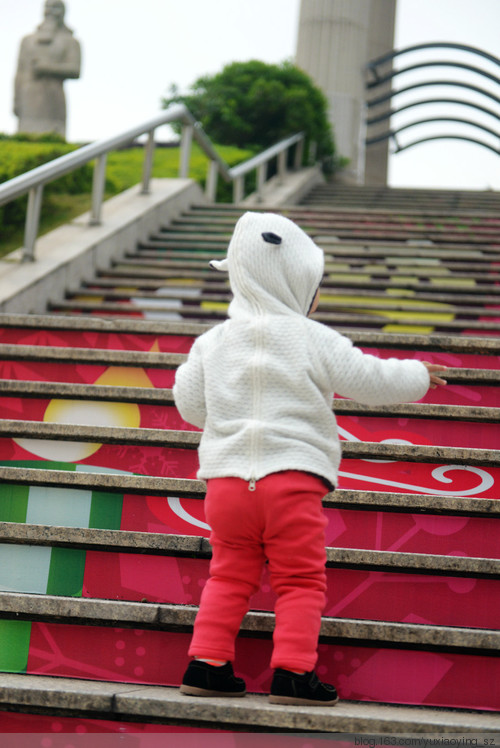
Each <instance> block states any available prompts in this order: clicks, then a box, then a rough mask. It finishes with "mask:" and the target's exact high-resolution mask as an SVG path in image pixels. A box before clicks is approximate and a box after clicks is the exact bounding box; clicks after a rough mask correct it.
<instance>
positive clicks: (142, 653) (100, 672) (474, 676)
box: [14, 622, 500, 710]
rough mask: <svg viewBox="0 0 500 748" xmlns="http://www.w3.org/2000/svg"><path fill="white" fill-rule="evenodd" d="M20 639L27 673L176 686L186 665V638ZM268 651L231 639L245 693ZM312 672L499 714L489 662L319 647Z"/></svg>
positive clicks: (405, 699)
mask: <svg viewBox="0 0 500 748" xmlns="http://www.w3.org/2000/svg"><path fill="white" fill-rule="evenodd" d="M14 623H17V622H14ZM28 627H29V629H30V630H28ZM25 634H26V635H27V636H29V639H30V648H29V656H28V659H27V663H26V670H27V672H28V673H33V674H43V675H54V676H69V677H79V678H89V679H93V680H111V681H119V682H130V683H152V684H159V685H173V686H176V685H179V683H180V681H181V679H182V675H183V672H184V670H185V667H186V664H187V662H188V657H187V654H186V653H187V648H188V644H189V640H190V634H189V633H186V634H183V633H176V634H172V633H170V632H162V631H144V630H130V629H113V628H104V627H102V628H101V627H85V626H67V625H61V624H44V623H33V624H28V623H27V624H26V631H25ZM271 646H272V645H271V642H270V641H267V640H258V641H255V640H251V639H245V638H240V639H239V640H238V643H237V655H236V666H235V669H236V670H237V672H238V673H239V674H241V675H242V676H243V677H244V678H245V680H246V682H247V688H248V690H249V691H252V692H266V691H268V689H269V683H270V680H271V671H270V669H269V660H270V654H271ZM317 672H318V674H319V676H320V677H321V678H322V679H324V680H325V681H330V682H333V683H336V684H337V686H338V690H339V695H340V698H341V699H351V700H352V699H354V700H361V701H383V702H388V703H401V704H422V705H433V706H445V707H446V706H448V707H452V706H453V707H457V708H473V709H488V710H498V709H500V660H499V659H498V658H495V657H488V656H481V655H462V654H456V653H450V652H446V653H439V652H425V651H411V650H405V649H385V648H383V649H380V648H378V647H376V646H375V647H373V646H366V647H364V646H346V645H344V644H342V645H334V644H324V643H322V644H320V647H319V660H318V666H317Z"/></svg>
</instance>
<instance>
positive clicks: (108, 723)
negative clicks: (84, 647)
mask: <svg viewBox="0 0 500 748" xmlns="http://www.w3.org/2000/svg"><path fill="white" fill-rule="evenodd" d="M224 732H226V734H227V731H225V730H215V729H210V728H207V727H184V726H183V725H160V724H158V723H154V724H144V723H140V722H120V721H118V720H117V721H114V720H113V721H112V720H106V719H86V718H84V717H83V718H81V717H60V716H45V715H41V714H25V713H23V714H11V713H9V712H0V735H2V734H5V735H10V734H12V733H15V734H16V735H17V740H16V738H15V736H14V735H13V737H12V739H9V743H8V744H7V743H5V746H6V748H7V745H8V748H27V746H28V744H27V743H26V742H23V740H25V739H23V738H20V736H21V735H25V734H37V737H38V738H39V740H38V741H37V742H36V743H33V745H37V746H38V745H39V746H42V748H45V746H46V747H47V748H49V747H50V748H77V746H83V745H84V743H83V742H77V741H83V740H85V736H86V735H92V742H91V746H92V748H114V746H115V745H116V748H119V747H120V745H121V743H122V739H121V738H120V736H121V735H127V734H133V735H134V736H135V737H136V738H137V739H136V740H135V741H134V742H133V743H132V742H130V741H127V748H168V747H169V745H172V744H171V743H165V738H162V737H157V738H156V739H155V736H156V735H158V736H159V735H165V734H166V733H182V734H183V737H182V738H181V739H179V740H178V742H177V743H176V745H177V746H178V748H199V745H200V743H199V738H198V737H195V738H194V739H193V740H190V739H189V734H190V733H194V734H196V735H197V734H198V733H210V734H214V735H215V734H217V735H219V737H218V738H217V743H214V744H213V748H222V747H223V746H225V745H226V743H225V742H224V743H221V740H222V739H223V738H222V736H221V733H224ZM229 732H231V731H229ZM75 735H76V736H78V737H77V738H75V737H74V736H75ZM113 735H115V736H116V740H113V737H112V736H113ZM48 736H50V737H48ZM142 736H144V737H143V738H142ZM228 737H231V738H232V736H228ZM250 737H251V738H252V740H254V738H253V736H250ZM273 737H274V736H273ZM141 738H142V739H141ZM49 740H50V743H49V742H48V741H49ZM285 740H288V743H285V742H284V741H285ZM289 741H290V738H289V737H288V736H287V737H282V739H281V742H279V743H278V742H276V743H275V742H274V740H273V742H272V746H273V748H290V742H289ZM29 745H32V743H31V742H30V743H29ZM203 745H204V748H212V744H210V746H209V745H208V744H207V740H206V739H204V740H203ZM293 745H294V748H302V745H304V748H305V746H307V745H309V746H310V743H308V742H307V738H304V743H303V744H301V743H300V742H299V743H296V742H295V741H294V744H293ZM227 746H228V748H233V747H234V746H235V743H234V742H233V741H232V740H231V742H230V743H228V744H227ZM238 746H241V744H240V741H238ZM241 748H243V746H241ZM248 748H252V746H251V743H248ZM263 748H264V745H263ZM266 748H267V746H266Z"/></svg>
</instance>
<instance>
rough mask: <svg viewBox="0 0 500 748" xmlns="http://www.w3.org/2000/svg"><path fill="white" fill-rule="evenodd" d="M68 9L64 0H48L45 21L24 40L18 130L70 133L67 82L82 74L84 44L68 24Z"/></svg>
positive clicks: (18, 76)
mask: <svg viewBox="0 0 500 748" xmlns="http://www.w3.org/2000/svg"><path fill="white" fill-rule="evenodd" d="M64 12H65V7H64V3H63V2H62V0H46V2H45V7H44V20H43V21H42V23H41V24H40V25H39V26H38V28H37V29H36V31H35V32H34V33H33V34H30V35H29V36H26V37H24V39H23V40H22V42H21V47H20V50H19V60H18V66H17V73H16V80H15V95H14V114H15V115H16V116H17V117H18V118H19V124H18V132H38V133H42V132H55V133H58V134H59V135H62V136H63V137H65V136H66V100H65V96H64V89H63V82H64V80H65V79H66V78H79V77H80V44H79V42H78V41H77V40H76V39H75V38H74V37H73V32H72V31H71V29H69V28H68V27H67V26H66V25H65V23H64Z"/></svg>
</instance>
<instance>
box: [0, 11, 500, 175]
mask: <svg viewBox="0 0 500 748" xmlns="http://www.w3.org/2000/svg"><path fill="white" fill-rule="evenodd" d="M299 7H300V0H251V2H249V0H212V1H211V2H210V1H209V0H66V23H67V24H68V26H70V28H72V29H73V30H74V32H75V36H76V38H77V39H78V40H79V41H80V42H81V44H82V49H83V65H82V76H81V78H80V79H79V80H77V81H67V82H66V83H65V89H66V97H67V104H68V133H67V134H68V140H70V141H73V142H82V141H85V142H87V141H90V140H95V139H99V138H103V137H107V136H109V135H113V134H116V133H118V132H119V131H121V130H123V129H126V128H127V127H128V126H132V125H135V124H138V123H140V122H141V121H143V120H146V119H148V118H149V117H150V116H153V115H155V114H156V113H157V112H158V110H159V108H160V100H161V97H162V96H164V95H168V91H169V88H170V86H171V85H172V84H174V83H175V84H177V85H178V86H179V87H180V88H181V90H185V89H187V88H188V87H189V85H190V84H191V83H193V82H194V80H195V79H196V78H197V77H199V76H200V75H203V74H205V73H215V72H218V71H219V70H220V69H221V68H222V67H223V65H224V64H226V63H228V62H232V61H233V60H249V59H261V60H264V61H266V62H281V61H283V60H285V59H293V57H294V54H295V47H296V39H297V25H298V15H299ZM0 13H1V15H0V18H1V19H2V22H1V28H0V65H1V70H2V74H1V76H0V132H1V131H4V132H8V133H13V132H15V130H16V127H17V120H16V118H15V117H14V116H13V114H12V113H11V110H12V99H13V79H14V75H15V70H16V64H17V54H18V48H19V42H20V40H21V38H22V37H23V36H25V35H26V34H28V33H31V32H32V31H34V29H35V28H36V26H37V25H38V24H39V23H40V21H41V20H42V16H43V0H0ZM432 41H454V42H459V43H462V44H468V45H471V46H474V47H479V48H481V49H483V50H485V51H487V52H489V53H490V54H492V55H494V56H496V57H498V58H500V0H398V14H397V29H396V47H397V48H404V47H406V46H409V45H411V44H418V43H423V42H432ZM432 56H433V58H434V59H449V56H447V55H446V54H445V53H444V52H441V51H439V50H435V51H434V53H432ZM418 59H419V58H418V57H417V55H416V54H414V55H413V56H412V57H407V58H406V59H401V61H400V62H399V63H398V66H403V65H405V66H406V65H409V64H412V63H414V62H416V61H417V60H418ZM461 59H462V60H463V61H464V62H466V63H468V64H472V65H476V66H477V65H485V66H487V67H488V70H489V71H490V72H492V73H493V74H494V75H496V76H499V77H500V67H498V66H496V65H493V64H487V63H486V62H484V61H483V62H481V61H480V60H479V58H477V57H476V56H472V55H470V54H469V55H462V56H461ZM435 72H437V74H439V76H440V77H441V78H446V79H450V78H451V79H455V80H456V79H457V75H458V76H460V77H461V79H462V80H470V81H471V82H473V83H474V84H475V85H479V86H480V87H481V88H486V89H488V90H489V91H490V92H491V93H492V94H494V95H496V96H497V97H499V101H500V85H499V84H497V83H496V82H494V81H491V80H486V79H485V78H484V77H483V76H478V75H477V74H470V75H469V77H468V78H467V74H466V73H465V72H464V71H462V70H460V71H457V70H455V71H453V70H451V69H450V68H439V69H438V70H437V71H435ZM411 75H415V74H410V73H407V74H405V75H401V76H398V78H397V87H402V86H403V85H407V83H408V82H409V81H410V80H412V79H411V78H410V76H411ZM416 75H417V76H418V77H419V78H420V79H421V80H422V79H429V76H430V75H431V72H429V71H419V72H417V73H416ZM426 93H427V96H432V97H435V96H437V95H438V91H437V90H436V89H433V90H429V89H427V90H426V92H424V91H422V92H421V93H420V94H419V98H425V95H426ZM442 94H444V95H447V96H449V95H452V96H455V97H457V96H458V97H459V98H470V99H471V100H475V101H476V103H481V104H482V105H486V106H487V107H488V108H490V109H492V110H494V111H495V112H498V113H499V115H500V103H497V102H494V101H492V100H491V99H488V98H485V97H484V96H479V95H476V96H475V95H473V94H472V93H470V92H465V91H462V90H461V89H457V88H455V89H454V90H450V88H448V89H447V90H446V91H442ZM413 99H415V95H413ZM403 101H404V94H401V95H400V96H399V98H397V99H396V100H395V103H397V104H400V103H402V102H403ZM446 109H447V111H445V107H444V105H442V106H441V107H431V106H426V107H424V108H422V109H421V111H420V112H418V111H417V110H415V109H414V110H409V111H408V112H407V113H406V114H405V115H403V114H401V115H400V116H399V118H398V119H397V120H396V125H397V126H399V125H401V124H405V123H406V122H410V121H412V118H413V120H414V119H416V118H417V116H418V118H419V119H420V118H422V117H428V116H439V115H443V114H447V115H448V116H461V117H463V116H466V117H468V118H471V119H474V120H476V121H481V123H482V124H483V125H486V126H488V127H492V128H493V129H496V130H499V129H500V123H499V115H497V116H492V115H481V116H480V115H479V114H478V113H477V112H476V110H475V109H472V108H470V107H467V108H466V109H464V108H463V107H462V108H458V107H456V106H455V107H454V106H453V105H448V106H447V107H446ZM393 125H394V123H393ZM428 127H429V126H421V127H420V128H419V129H418V130H417V129H416V128H414V129H413V130H412V131H411V132H410V131H406V132H405V133H402V134H401V135H400V141H401V142H402V143H406V142H410V141H412V140H415V139H417V138H418V137H422V136H424V135H426V134H430V130H429V129H428ZM444 127H445V129H446V130H447V131H450V130H452V129H453V131H454V132H457V133H459V132H460V133H462V134H470V135H472V136H475V137H479V138H480V139H481V140H484V141H486V142H488V143H490V144H491V145H494V147H498V145H499V144H498V140H497V139H496V138H494V137H492V136H489V135H488V134H486V133H484V132H482V131H481V130H478V129H477V128H472V127H468V128H465V127H464V126H456V127H455V126H454V125H452V124H448V125H447V126H443V125H437V124H436V125H434V126H433V132H444V131H445V129H443V128H444ZM439 128H441V129H439ZM160 137H161V133H160ZM390 183H391V184H392V185H394V186H412V185H415V186H422V187H424V186H431V187H433V186H444V187H460V188H467V187H468V188H471V189H488V188H492V189H500V159H499V157H498V156H497V155H495V154H493V153H491V152H489V151H487V150H485V149H483V148H480V147H479V146H477V145H474V144H470V143H465V142H460V143H457V142H452V141H436V142H434V143H431V144H425V145H421V146H415V147H414V148H411V149H409V150H408V151H405V152H403V153H400V154H397V155H394V156H392V157H391V158H390Z"/></svg>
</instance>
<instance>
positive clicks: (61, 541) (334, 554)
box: [0, 522, 500, 609]
mask: <svg viewBox="0 0 500 748" xmlns="http://www.w3.org/2000/svg"><path fill="white" fill-rule="evenodd" d="M4 543H7V544H15V545H21V546H22V545H29V546H42V547H51V548H74V549H77V550H93V551H102V552H109V553H138V554H143V553H146V554H148V555H161V556H176V557H184V556H188V557H189V558H210V557H211V548H210V543H209V541H208V540H207V539H206V538H200V537H198V536H191V535H168V534H165V533H149V532H135V531H126V530H102V529H96V528H90V529H88V528H75V527H61V526H57V527H55V526H51V525H38V524H37V525H32V524H25V523H17V522H0V544H4ZM326 558H327V560H326V565H327V567H328V568H333V569H365V570H370V571H385V572H396V573H397V574H401V573H406V574H431V575H433V576H447V577H448V576H459V577H473V578H481V579H500V559H490V558H477V557H466V556H442V555H436V554H429V553H404V552H401V551H394V552H391V551H378V550H367V549H358V548H331V547H327V549H326ZM0 594H1V593H0ZM2 609H3V608H2Z"/></svg>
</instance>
